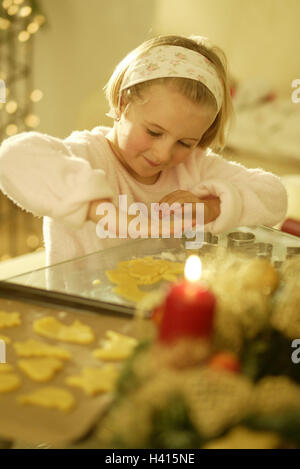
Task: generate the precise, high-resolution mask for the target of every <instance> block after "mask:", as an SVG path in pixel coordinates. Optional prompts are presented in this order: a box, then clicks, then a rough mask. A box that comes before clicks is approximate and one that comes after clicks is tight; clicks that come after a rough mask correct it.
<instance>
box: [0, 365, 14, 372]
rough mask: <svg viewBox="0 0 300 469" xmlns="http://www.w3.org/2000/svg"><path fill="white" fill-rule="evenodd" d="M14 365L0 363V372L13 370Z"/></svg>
mask: <svg viewBox="0 0 300 469" xmlns="http://www.w3.org/2000/svg"><path fill="white" fill-rule="evenodd" d="M13 369H14V367H13V366H12V365H10V364H9V363H0V373H7V372H11V371H13Z"/></svg>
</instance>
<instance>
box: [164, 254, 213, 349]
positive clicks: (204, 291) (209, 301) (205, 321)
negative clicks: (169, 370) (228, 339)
mask: <svg viewBox="0 0 300 469" xmlns="http://www.w3.org/2000/svg"><path fill="white" fill-rule="evenodd" d="M191 258H193V259H191ZM195 258H197V259H198V262H199V263H200V268H201V261H200V259H199V257H198V256H190V257H189V259H188V260H187V263H186V269H185V276H186V279H185V280H183V281H181V282H180V283H177V284H175V285H173V286H172V287H171V288H170V291H169V292H168V294H167V296H166V298H165V302H164V305H163V314H162V318H161V322H160V327H159V334H158V338H159V341H161V342H169V343H170V342H174V341H175V340H177V339H178V338H181V337H191V338H197V337H202V338H209V337H210V336H211V335H212V332H213V320H214V310H215V304H216V299H215V296H214V294H213V293H212V292H211V291H210V290H209V289H208V288H207V287H206V286H205V285H203V284H201V283H200V282H199V280H198V279H197V272H195V265H193V262H195V261H196V264H197V259H195ZM189 261H191V262H190V265H189ZM191 274H195V277H194V278H193V276H192V275H191ZM200 275H201V270H200V271H199V272H198V277H200Z"/></svg>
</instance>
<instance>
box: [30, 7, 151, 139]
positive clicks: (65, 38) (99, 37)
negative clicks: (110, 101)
mask: <svg viewBox="0 0 300 469" xmlns="http://www.w3.org/2000/svg"><path fill="white" fill-rule="evenodd" d="M41 5H42V7H43V10H44V13H45V15H46V17H47V19H48V25H47V26H45V27H44V28H42V29H41V30H40V31H39V32H38V33H37V35H36V38H35V39H36V40H35V54H34V74H35V77H34V78H35V86H36V87H38V88H40V89H41V90H42V91H43V92H44V98H43V100H42V101H41V102H40V103H38V104H37V105H36V112H37V113H38V115H39V117H40V119H41V124H40V126H39V127H38V129H37V130H39V131H41V132H46V133H49V134H51V135H55V136H58V137H64V136H66V135H67V134H68V133H70V132H71V131H72V130H74V129H79V128H89V127H91V126H93V125H99V124H106V125H109V124H110V123H111V119H108V118H106V117H105V112H107V110H108V108H107V105H106V101H105V98H104V93H103V91H102V88H103V86H104V85H105V83H106V81H107V80H108V78H109V76H110V75H111V73H112V71H113V69H114V67H115V66H116V65H117V63H118V62H119V61H120V60H121V59H122V58H123V56H124V55H125V54H126V53H128V52H129V51H130V50H131V49H134V48H135V47H136V46H138V45H139V44H140V43H141V42H143V41H144V40H146V39H149V37H151V31H150V29H151V26H152V24H153V16H154V8H155V2H153V1H151V0H150V1H148V0H42V1H41Z"/></svg>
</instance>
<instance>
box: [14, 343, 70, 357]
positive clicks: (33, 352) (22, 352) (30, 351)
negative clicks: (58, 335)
mask: <svg viewBox="0 0 300 469" xmlns="http://www.w3.org/2000/svg"><path fill="white" fill-rule="evenodd" d="M13 347H14V349H15V351H16V353H17V355H18V356H19V357H55V358H61V359H62V360H69V359H70V358H71V354H70V352H68V350H65V349H64V348H62V347H57V346H55V345H49V344H46V343H44V342H40V341H38V340H34V339H28V340H27V341H25V342H15V343H14V344H13Z"/></svg>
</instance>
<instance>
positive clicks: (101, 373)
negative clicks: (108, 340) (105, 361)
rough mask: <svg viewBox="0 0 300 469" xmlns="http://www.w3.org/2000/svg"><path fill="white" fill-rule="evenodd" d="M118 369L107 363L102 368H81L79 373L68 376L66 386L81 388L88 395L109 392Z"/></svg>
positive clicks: (113, 384)
mask: <svg viewBox="0 0 300 469" xmlns="http://www.w3.org/2000/svg"><path fill="white" fill-rule="evenodd" d="M118 374H119V373H118V370H117V369H116V368H115V367H114V366H112V365H107V366H105V367H103V368H83V370H82V374H81V375H76V376H68V378H66V380H65V382H66V384H67V385H68V386H75V387H78V388H82V389H83V391H84V392H85V393H86V394H88V395H89V396H94V395H95V394H99V393H103V392H110V391H112V390H113V389H114V386H115V382H116V379H117V377H118Z"/></svg>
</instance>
